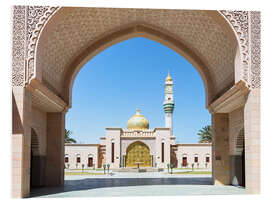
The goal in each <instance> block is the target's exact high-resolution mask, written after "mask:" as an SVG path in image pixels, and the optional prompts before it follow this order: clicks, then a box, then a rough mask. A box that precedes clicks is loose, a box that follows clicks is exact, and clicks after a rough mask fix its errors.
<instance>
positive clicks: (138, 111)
mask: <svg viewBox="0 0 270 203" xmlns="http://www.w3.org/2000/svg"><path fill="white" fill-rule="evenodd" d="M136 115H140V109H139V107H137V112H136Z"/></svg>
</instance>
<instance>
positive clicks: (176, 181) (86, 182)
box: [30, 177, 212, 197]
mask: <svg viewBox="0 0 270 203" xmlns="http://www.w3.org/2000/svg"><path fill="white" fill-rule="evenodd" d="M211 184H212V178H209V177H202V178H85V179H79V180H65V185H64V186H62V187H40V188H31V194H30V197H39V196H43V195H50V194H57V193H62V192H70V191H79V190H89V189H96V188H105V187H125V186H143V185H211Z"/></svg>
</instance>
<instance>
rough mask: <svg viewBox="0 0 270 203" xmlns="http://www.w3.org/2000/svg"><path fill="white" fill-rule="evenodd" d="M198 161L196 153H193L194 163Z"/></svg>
mask: <svg viewBox="0 0 270 203" xmlns="http://www.w3.org/2000/svg"><path fill="white" fill-rule="evenodd" d="M198 162H199V158H198V154H195V155H194V163H198Z"/></svg>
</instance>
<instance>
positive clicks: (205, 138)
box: [197, 125, 212, 143]
mask: <svg viewBox="0 0 270 203" xmlns="http://www.w3.org/2000/svg"><path fill="white" fill-rule="evenodd" d="M197 135H198V136H199V143H210V142H212V135H211V126H210V125H207V126H205V127H203V128H202V129H201V130H199V132H198V133H197Z"/></svg>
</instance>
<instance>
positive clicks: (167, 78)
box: [166, 70, 172, 81]
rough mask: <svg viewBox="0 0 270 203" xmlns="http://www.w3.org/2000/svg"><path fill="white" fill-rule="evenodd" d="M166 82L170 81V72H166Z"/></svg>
mask: <svg viewBox="0 0 270 203" xmlns="http://www.w3.org/2000/svg"><path fill="white" fill-rule="evenodd" d="M166 81H172V77H171V75H170V71H169V70H168V76H167V77H166Z"/></svg>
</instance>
